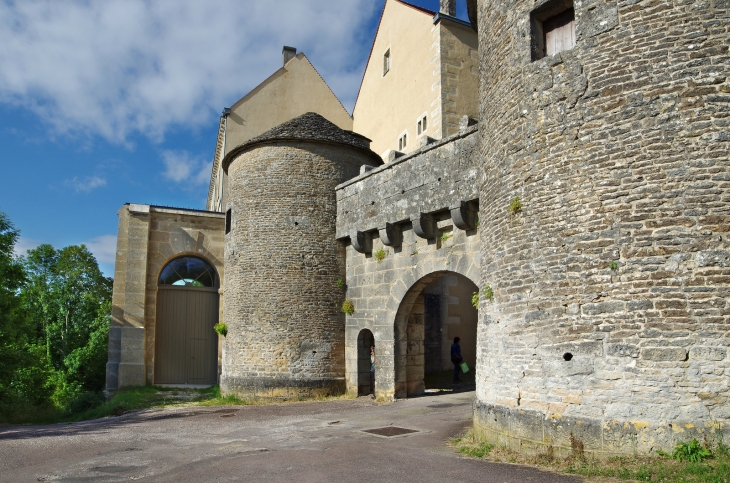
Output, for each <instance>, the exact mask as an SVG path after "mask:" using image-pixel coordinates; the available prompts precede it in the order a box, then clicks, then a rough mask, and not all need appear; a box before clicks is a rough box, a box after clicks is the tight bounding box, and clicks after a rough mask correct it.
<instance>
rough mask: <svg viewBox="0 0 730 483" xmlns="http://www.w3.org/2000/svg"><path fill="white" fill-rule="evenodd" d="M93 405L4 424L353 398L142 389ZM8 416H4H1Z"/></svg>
mask: <svg viewBox="0 0 730 483" xmlns="http://www.w3.org/2000/svg"><path fill="white" fill-rule="evenodd" d="M94 394H95V395H96V396H98V397H96V398H95V399H94V400H95V404H93V406H89V404H91V403H90V400H91V399H90V398H89V401H86V402H87V404H86V405H83V404H81V405H77V406H76V408H77V411H72V410H70V409H66V410H62V409H58V408H53V407H49V408H45V409H40V410H39V409H38V408H34V409H33V410H32V411H31V410H29V411H27V412H25V413H20V412H19V413H17V414H14V415H13V417H12V418H9V417H6V418H4V419H3V423H8V424H54V423H72V422H78V421H87V420H90V419H100V418H105V417H109V416H120V415H122V414H124V413H128V412H130V411H140V410H143V409H161V408H166V407H175V406H264V405H268V404H290V403H296V402H300V401H311V402H325V401H333V400H339V399H352V398H353V397H354V396H352V395H348V394H344V395H328V396H315V397H312V398H298V399H287V400H283V399H241V398H239V397H237V396H234V395H230V396H223V395H222V394H221V390H220V387H219V386H212V387H209V388H206V389H181V388H171V387H161V386H144V387H133V388H129V389H122V390H120V391H118V392H117V393H116V394H115V395H114V397H113V398H112V399H110V400H109V401H104V398H103V396H102V395H101V394H100V393H94ZM4 416H7V415H4Z"/></svg>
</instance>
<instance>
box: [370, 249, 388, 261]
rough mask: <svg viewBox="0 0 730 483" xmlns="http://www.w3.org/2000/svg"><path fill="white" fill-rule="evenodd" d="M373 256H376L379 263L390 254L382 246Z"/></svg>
mask: <svg viewBox="0 0 730 483" xmlns="http://www.w3.org/2000/svg"><path fill="white" fill-rule="evenodd" d="M373 256H374V257H375V259H376V260H377V261H378V263H380V262H382V261H383V260H385V257H386V256H388V252H386V251H385V250H383V249H382V248H381V249H380V250H378V251H377V252H375V253H373Z"/></svg>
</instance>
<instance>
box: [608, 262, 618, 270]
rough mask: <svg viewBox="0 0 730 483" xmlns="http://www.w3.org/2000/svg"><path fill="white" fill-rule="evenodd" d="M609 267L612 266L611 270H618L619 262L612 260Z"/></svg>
mask: <svg viewBox="0 0 730 483" xmlns="http://www.w3.org/2000/svg"><path fill="white" fill-rule="evenodd" d="M608 268H610V269H611V270H614V271H615V270H618V263H616V262H611V263H610V264H609V265H608Z"/></svg>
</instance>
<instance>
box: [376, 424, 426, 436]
mask: <svg viewBox="0 0 730 483" xmlns="http://www.w3.org/2000/svg"><path fill="white" fill-rule="evenodd" d="M363 432H364V433H370V434H374V435H376V436H383V437H385V438H392V437H394V436H403V435H404V434H411V433H417V432H418V431H416V430H415V429H406V428H399V427H398V426H386V427H385V428H377V429H364V430H363Z"/></svg>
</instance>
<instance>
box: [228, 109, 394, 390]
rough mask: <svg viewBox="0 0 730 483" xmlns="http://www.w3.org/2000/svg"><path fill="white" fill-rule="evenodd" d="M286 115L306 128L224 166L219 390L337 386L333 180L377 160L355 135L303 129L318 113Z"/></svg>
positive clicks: (340, 354) (341, 254)
mask: <svg viewBox="0 0 730 483" xmlns="http://www.w3.org/2000/svg"><path fill="white" fill-rule="evenodd" d="M317 117H319V116H317ZM294 122H295V123H300V124H304V126H303V127H304V129H301V130H297V127H296V126H288V127H286V126H285V128H286V129H284V128H276V129H275V130H272V136H271V139H269V138H267V137H266V136H267V135H266V134H264V135H262V137H261V138H258V139H257V140H256V141H255V142H253V143H252V144H253V145H249V146H248V148H245V149H242V150H237V151H235V152H233V153H232V157H231V158H229V160H228V162H227V164H226V165H227V169H228V177H229V178H228V179H229V189H230V191H229V193H230V197H229V200H230V201H229V206H228V208H229V209H231V213H232V228H231V232H230V233H229V234H227V235H226V254H225V263H226V274H227V278H226V285H225V289H224V290H225V294H224V302H223V316H224V320H225V322H226V323H227V325H228V336H227V338H226V341H225V344H224V355H223V368H224V369H223V375H222V378H221V389H222V390H223V392H224V393H226V394H238V395H242V396H255V397H298V396H310V395H316V394H328V393H343V392H344V391H345V384H344V377H343V376H344V372H345V367H344V366H345V357H344V355H345V347H344V341H345V336H344V330H345V324H344V317H345V316H344V314H343V313H342V312H341V311H340V305H341V303H342V296H341V289H339V288H338V286H337V280H338V279H344V278H345V249H344V246H343V245H342V244H341V243H340V242H337V241H336V240H335V216H336V213H337V209H336V197H335V186H336V185H337V184H338V183H341V182H343V181H345V180H347V179H349V178H352V177H354V176H355V175H357V173H358V172H359V171H360V166H361V165H364V164H368V165H377V164H379V163H380V160H379V158H378V157H377V155H375V154H374V153H372V152H371V151H369V150H367V149H365V148H364V147H363V145H362V144H361V143H362V141H361V138H360V137H356V136H351V135H348V134H347V133H345V132H344V131H340V130H339V129H338V128H337V127H336V126H335V127H334V129H337V130H338V131H339V132H334V131H333V130H331V131H327V130H323V131H318V130H317V126H316V125H315V126H314V127H312V126H311V123H315V124H322V123H327V121H326V120H324V119H323V118H319V119H317V118H313V117H311V116H309V117H302V118H297V119H296V120H295V121H294ZM328 124H329V123H328ZM282 132H285V133H289V134H290V133H295V134H296V135H293V136H289V135H288V134H284V135H281V134H280V133H282ZM332 132H334V134H332ZM302 133H303V134H302ZM328 133H329V134H328ZM330 134H331V135H330ZM347 136H350V137H347ZM343 139H345V140H348V142H343Z"/></svg>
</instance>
